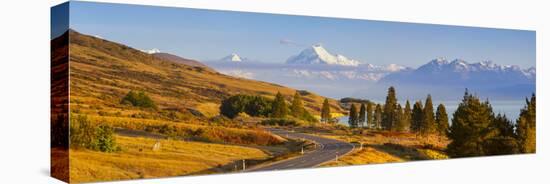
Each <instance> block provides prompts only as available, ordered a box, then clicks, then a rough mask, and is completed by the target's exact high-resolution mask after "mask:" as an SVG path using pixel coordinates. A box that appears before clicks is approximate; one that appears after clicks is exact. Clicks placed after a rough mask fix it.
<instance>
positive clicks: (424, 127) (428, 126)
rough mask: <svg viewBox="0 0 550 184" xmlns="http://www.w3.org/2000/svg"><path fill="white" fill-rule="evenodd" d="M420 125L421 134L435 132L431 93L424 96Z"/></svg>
mask: <svg viewBox="0 0 550 184" xmlns="http://www.w3.org/2000/svg"><path fill="white" fill-rule="evenodd" d="M420 127H421V128H420V133H421V134H422V135H430V134H434V133H436V132H437V126H436V124H435V115H434V107H433V104H432V96H431V95H428V97H427V98H426V104H425V105H424V121H422V124H421V126H420Z"/></svg>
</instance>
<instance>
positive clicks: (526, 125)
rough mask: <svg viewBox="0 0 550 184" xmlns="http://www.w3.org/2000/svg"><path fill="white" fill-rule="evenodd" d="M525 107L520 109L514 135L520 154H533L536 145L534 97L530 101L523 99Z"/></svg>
mask: <svg viewBox="0 0 550 184" xmlns="http://www.w3.org/2000/svg"><path fill="white" fill-rule="evenodd" d="M525 101H526V105H525V107H524V108H523V109H521V112H520V115H519V118H518V120H517V122H516V134H517V140H518V143H519V147H520V151H521V152H522V153H535V152H536V150H537V144H536V129H537V126H536V119H537V118H536V97H535V94H533V95H532V96H531V100H529V99H525Z"/></svg>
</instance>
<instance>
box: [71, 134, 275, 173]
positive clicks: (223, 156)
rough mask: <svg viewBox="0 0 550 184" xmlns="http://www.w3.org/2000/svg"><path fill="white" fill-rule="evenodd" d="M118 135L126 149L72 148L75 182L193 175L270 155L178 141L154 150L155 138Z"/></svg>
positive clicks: (222, 146) (255, 150) (257, 150)
mask: <svg viewBox="0 0 550 184" xmlns="http://www.w3.org/2000/svg"><path fill="white" fill-rule="evenodd" d="M116 138H117V143H118V144H119V145H120V146H121V147H122V151H119V152H115V153H103V152H95V151H89V150H74V149H72V150H70V175H71V182H92V181H107V180H124V179H136V178H154V177H167V176H181V175H189V174H193V173H197V172H200V171H203V170H206V169H209V168H213V167H217V166H221V165H225V164H229V163H231V162H233V161H237V160H241V159H265V158H268V157H269V156H268V155H267V154H266V153H264V152H263V151H261V150H259V149H255V148H249V147H240V146H230V145H221V144H209V143H198V142H183V141H176V140H160V143H161V146H160V149H159V150H158V151H153V150H152V147H153V145H154V144H155V143H156V141H157V140H155V139H150V138H131V137H123V136H116ZM140 150H141V151H140Z"/></svg>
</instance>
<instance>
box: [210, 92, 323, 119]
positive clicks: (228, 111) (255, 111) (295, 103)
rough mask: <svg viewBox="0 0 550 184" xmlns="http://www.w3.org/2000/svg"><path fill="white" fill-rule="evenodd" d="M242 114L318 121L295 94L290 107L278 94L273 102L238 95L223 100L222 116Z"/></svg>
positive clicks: (298, 94)
mask: <svg viewBox="0 0 550 184" xmlns="http://www.w3.org/2000/svg"><path fill="white" fill-rule="evenodd" d="M240 113H246V114H247V115H249V116H253V117H270V118H288V117H294V118H297V119H301V120H305V121H317V120H316V119H315V117H313V115H311V114H310V113H309V112H308V111H307V110H306V109H305V107H304V103H303V100H302V96H301V95H300V93H299V92H298V91H296V93H294V96H293V97H292V101H291V102H290V105H289V104H287V102H286V100H285V97H284V96H283V94H281V93H280V92H277V94H276V95H275V98H274V99H273V100H271V99H269V98H266V97H263V96H257V95H244V94H238V95H234V96H231V97H229V98H226V99H224V100H222V102H221V106H220V114H221V115H224V116H226V117H229V118H235V117H237V116H238V115H239V114H240Z"/></svg>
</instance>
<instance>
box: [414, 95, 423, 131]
mask: <svg viewBox="0 0 550 184" xmlns="http://www.w3.org/2000/svg"><path fill="white" fill-rule="evenodd" d="M423 122H424V110H423V108H422V102H421V101H416V102H415V103H414V106H413V109H412V115H411V131H412V132H414V133H419V132H420V128H421V126H422V124H424V123H423Z"/></svg>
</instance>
